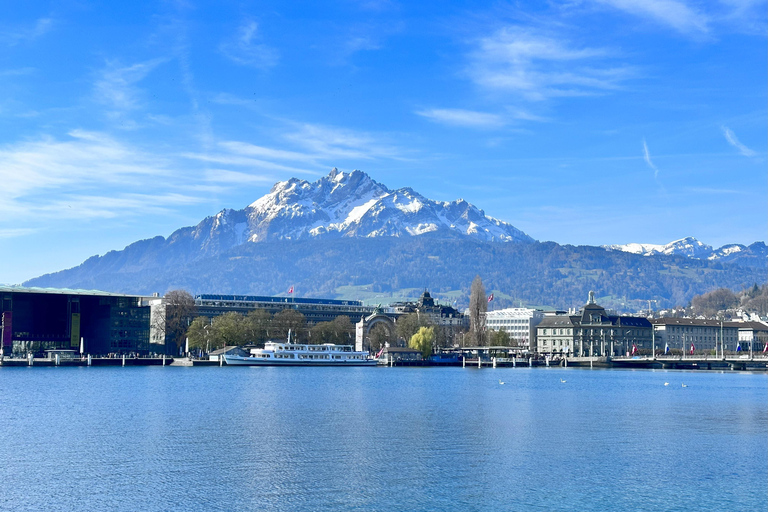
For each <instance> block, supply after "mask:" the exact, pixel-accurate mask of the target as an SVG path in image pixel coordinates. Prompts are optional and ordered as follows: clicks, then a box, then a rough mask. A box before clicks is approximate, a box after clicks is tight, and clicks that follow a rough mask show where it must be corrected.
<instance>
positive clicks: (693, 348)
mask: <svg viewBox="0 0 768 512" xmlns="http://www.w3.org/2000/svg"><path fill="white" fill-rule="evenodd" d="M694 350H696V345H694V344H693V343H691V355H693V351H694Z"/></svg>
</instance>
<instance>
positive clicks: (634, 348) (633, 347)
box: [632, 343, 637, 356]
mask: <svg viewBox="0 0 768 512" xmlns="http://www.w3.org/2000/svg"><path fill="white" fill-rule="evenodd" d="M635 354H637V345H635V344H634V343H633V344H632V355H633V356H634V355H635Z"/></svg>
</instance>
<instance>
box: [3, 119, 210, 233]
mask: <svg viewBox="0 0 768 512" xmlns="http://www.w3.org/2000/svg"><path fill="white" fill-rule="evenodd" d="M177 175H178V172H177V171H176V170H175V169H173V167H172V166H171V163H170V162H169V161H168V160H166V159H164V158H160V157H157V156H155V155H152V154H149V153H146V152H144V151H139V150H136V149H134V148H131V147H129V146H127V145H125V144H122V143H120V142H118V141H116V140H114V139H113V138H111V137H109V136H107V135H104V134H102V133H96V132H86V131H82V130H73V131H71V132H70V133H69V138H68V139H65V140H56V139H54V138H52V137H41V138H39V139H38V140H34V141H26V142H20V143H16V144H12V145H6V146H4V147H0V182H2V183H3V194H4V200H3V201H2V202H0V212H1V213H3V214H4V215H5V216H6V218H18V219H25V221H29V220H30V219H33V218H38V219H39V218H70V217H72V218H85V217H99V216H103V217H113V216H115V215H118V214H129V215H130V214H136V213H137V212H138V211H139V210H143V211H146V209H152V208H158V207H160V208H161V207H163V206H164V205H178V204H192V203H194V202H198V201H199V199H198V198H197V197H194V196H183V195H180V194H178V193H176V192H163V191H162V189H163V188H164V187H165V188H168V189H170V188H171V186H170V184H172V183H173V182H174V177H175V176H177ZM147 189H150V190H155V191H157V192H156V193H153V194H147V193H146V192H145V191H146V190H147ZM41 197H47V198H48V199H45V200H41V199H40V198H41ZM50 198H54V199H50ZM99 198H101V199H99ZM88 212H90V213H88Z"/></svg>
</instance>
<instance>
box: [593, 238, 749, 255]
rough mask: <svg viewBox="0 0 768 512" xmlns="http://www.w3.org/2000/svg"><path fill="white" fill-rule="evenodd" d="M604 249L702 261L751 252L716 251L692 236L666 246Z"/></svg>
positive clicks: (733, 247) (739, 248) (736, 246)
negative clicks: (685, 257) (684, 257)
mask: <svg viewBox="0 0 768 512" xmlns="http://www.w3.org/2000/svg"><path fill="white" fill-rule="evenodd" d="M602 247H603V248H605V249H608V250H610V251H624V252H631V253H633V254H641V255H643V256H652V255H655V254H666V255H669V256H673V255H676V256H687V257H689V258H695V259H700V260H703V259H709V260H719V259H728V258H732V257H734V256H735V255H737V254H738V253H741V252H744V251H748V250H749V248H748V247H747V246H746V245H741V244H728V245H724V246H722V247H720V248H719V249H714V248H713V247H712V246H711V245H707V244H705V243H702V242H700V241H699V240H696V239H695V238H693V237H691V236H689V237H686V238H681V239H680V240H675V241H674V242H670V243H668V244H665V245H658V244H638V243H631V244H624V245H603V246H602Z"/></svg>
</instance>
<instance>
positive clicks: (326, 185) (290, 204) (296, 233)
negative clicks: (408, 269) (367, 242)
mask: <svg viewBox="0 0 768 512" xmlns="http://www.w3.org/2000/svg"><path fill="white" fill-rule="evenodd" d="M189 229H191V230H192V233H191V234H192V237H193V238H194V239H195V240H196V241H197V242H198V243H199V244H200V245H201V246H202V247H201V248H203V249H209V250H210V249H213V250H216V249H225V248H228V247H233V246H236V245H240V244H243V243H246V242H262V241H268V240H306V239H318V238H339V237H363V238H371V237H382V236H390V237H404V236H417V235H422V234H424V233H431V232H442V233H445V234H461V235H467V236H470V237H472V238H476V239H479V240H483V241H492V242H534V241H535V240H534V239H533V238H531V237H530V236H528V235H526V234H525V233H523V232H522V231H520V230H519V229H517V228H515V227H514V226H512V225H511V224H507V223H506V222H502V221H500V220H497V219H494V218H492V217H488V216H487V215H485V213H484V212H483V211H482V210H480V209H478V208H476V207H475V206H473V205H471V204H469V203H468V202H466V201H464V200H462V199H459V200H457V201H453V202H440V201H433V200H431V199H427V198H426V197H424V196H422V195H420V194H419V193H417V192H415V191H413V190H412V189H410V188H401V189H398V190H390V189H388V188H387V187H386V186H384V185H382V184H380V183H377V182H376V181H374V180H373V179H371V178H370V176H368V175H367V174H365V173H364V172H361V171H352V172H351V173H344V172H340V171H338V170H337V169H335V168H334V169H333V170H332V171H331V172H330V174H328V175H327V176H325V177H323V178H321V179H319V180H318V181H316V182H314V183H310V182H308V181H305V180H300V179H296V178H292V179H290V180H288V181H281V182H278V183H277V184H275V186H274V187H272V190H271V191H270V192H269V193H268V194H266V195H265V196H263V197H261V198H260V199H258V200H256V201H255V202H253V203H252V204H250V205H249V206H248V207H246V208H245V209H243V210H230V209H225V210H222V211H221V212H219V213H218V214H217V215H215V216H212V217H208V218H207V219H205V220H203V221H202V222H201V223H200V224H198V225H197V226H196V227H194V228H185V229H184V230H179V232H177V233H178V234H179V235H181V233H180V232H182V231H183V232H185V234H186V232H188V230H189ZM177 233H174V235H172V236H171V238H174V237H175V236H176V235H177ZM206 252H207V251H206Z"/></svg>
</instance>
